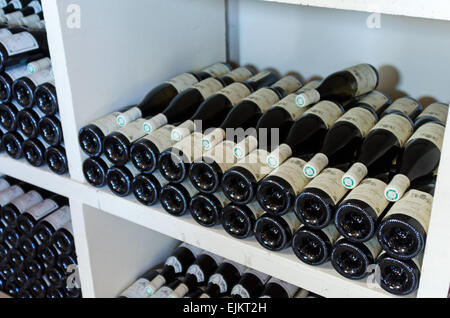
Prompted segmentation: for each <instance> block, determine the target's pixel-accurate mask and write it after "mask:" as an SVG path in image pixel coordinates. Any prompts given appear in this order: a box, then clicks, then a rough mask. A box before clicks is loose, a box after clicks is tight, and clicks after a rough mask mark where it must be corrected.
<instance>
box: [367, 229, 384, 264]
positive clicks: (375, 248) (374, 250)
mask: <svg viewBox="0 0 450 318" xmlns="http://www.w3.org/2000/svg"><path fill="white" fill-rule="evenodd" d="M363 244H364V245H365V246H366V247H367V248H368V249H369V251H370V253H371V254H372V257H373V259H374V260H376V259H377V258H378V256H379V255H380V253H381V251H382V250H383V249H382V247H381V245H380V243H379V242H378V237H377V236H376V235H375V236H374V237H373V238H372V239H371V240H369V241H367V242H364V243H363Z"/></svg>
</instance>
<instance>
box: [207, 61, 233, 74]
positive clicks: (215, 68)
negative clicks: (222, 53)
mask: <svg viewBox="0 0 450 318" xmlns="http://www.w3.org/2000/svg"><path fill="white" fill-rule="evenodd" d="M202 72H205V73H208V74H209V75H211V76H214V77H220V76H222V75H224V74H226V73H228V72H230V67H229V66H227V65H226V64H224V63H216V64H213V65H211V66H208V67H207V68H204V69H203V70H202Z"/></svg>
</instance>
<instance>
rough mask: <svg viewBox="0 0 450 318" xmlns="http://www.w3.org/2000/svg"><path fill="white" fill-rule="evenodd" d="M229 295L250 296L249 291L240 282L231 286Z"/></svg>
mask: <svg viewBox="0 0 450 318" xmlns="http://www.w3.org/2000/svg"><path fill="white" fill-rule="evenodd" d="M231 295H238V296H240V297H241V298H250V294H249V292H248V291H247V289H245V288H244V286H242V285H241V284H237V285H235V286H234V287H233V289H232V290H231Z"/></svg>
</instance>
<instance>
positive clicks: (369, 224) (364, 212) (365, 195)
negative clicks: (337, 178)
mask: <svg viewBox="0 0 450 318" xmlns="http://www.w3.org/2000/svg"><path fill="white" fill-rule="evenodd" d="M385 188H386V183H384V182H383V181H381V180H379V179H374V178H369V179H365V180H364V181H363V182H362V183H361V184H360V185H359V186H358V187H356V188H355V189H354V190H352V191H351V192H350V193H349V194H348V195H347V196H346V197H345V199H344V201H343V202H342V203H341V204H340V205H339V208H338V209H337V211H336V216H335V225H336V228H337V229H338V230H339V233H341V235H342V236H343V237H345V238H346V239H347V240H349V241H350V242H357V243H362V242H367V241H369V240H370V239H371V238H372V237H373V236H374V235H375V231H376V230H377V227H378V225H379V221H381V219H380V217H381V218H382V217H383V215H384V212H385V210H386V208H387V207H388V205H389V201H387V200H386V199H385V198H384V189H385Z"/></svg>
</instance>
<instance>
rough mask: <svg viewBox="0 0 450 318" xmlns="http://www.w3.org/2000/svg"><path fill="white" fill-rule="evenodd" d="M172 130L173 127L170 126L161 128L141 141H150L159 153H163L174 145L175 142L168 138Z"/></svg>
mask: <svg viewBox="0 0 450 318" xmlns="http://www.w3.org/2000/svg"><path fill="white" fill-rule="evenodd" d="M174 128H175V126H172V125H166V126H163V127H161V128H159V129H157V130H155V131H154V132H153V133H152V134H150V135H147V136H145V137H143V138H142V139H146V140H149V141H151V142H152V143H153V144H154V145H155V146H156V148H158V150H159V152H163V151H164V150H167V149H169V148H170V147H172V146H173V145H174V144H175V141H174V140H172V139H171V138H170V134H171V133H172V130H173V129H174Z"/></svg>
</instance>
